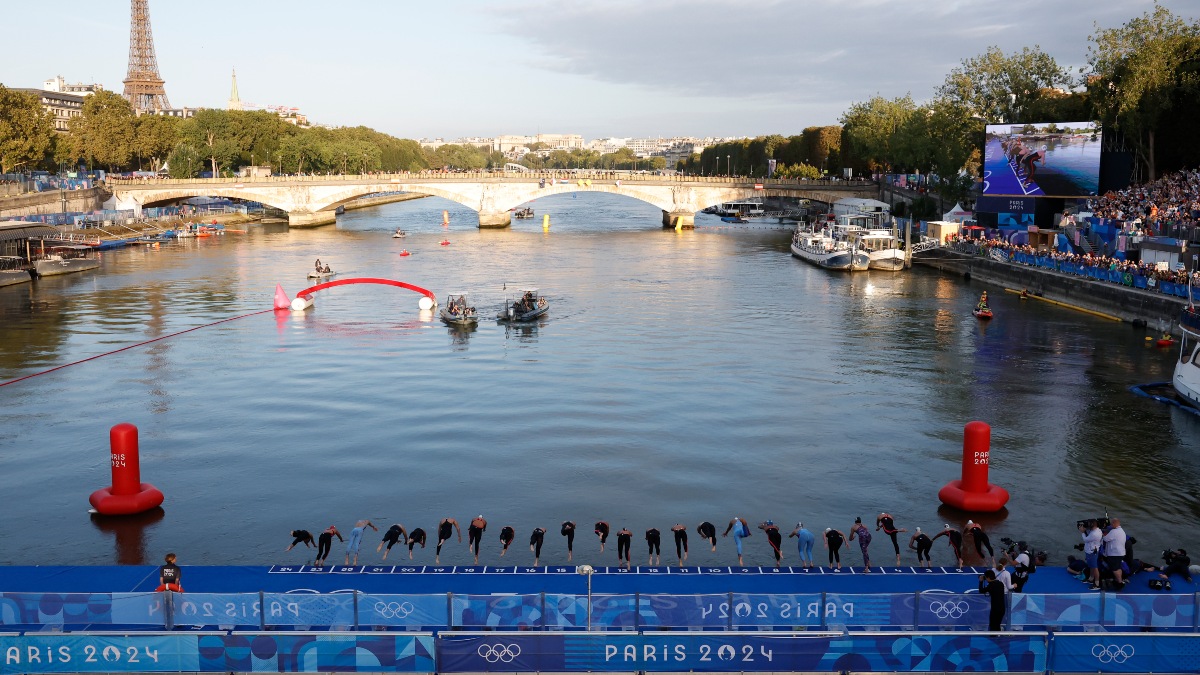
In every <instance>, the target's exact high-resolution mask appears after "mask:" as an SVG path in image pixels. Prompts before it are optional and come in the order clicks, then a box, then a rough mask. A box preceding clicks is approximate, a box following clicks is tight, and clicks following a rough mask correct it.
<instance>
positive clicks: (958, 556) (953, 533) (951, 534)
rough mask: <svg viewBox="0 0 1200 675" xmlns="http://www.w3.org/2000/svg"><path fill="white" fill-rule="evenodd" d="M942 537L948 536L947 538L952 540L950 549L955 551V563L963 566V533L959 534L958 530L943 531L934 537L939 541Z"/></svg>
mask: <svg viewBox="0 0 1200 675" xmlns="http://www.w3.org/2000/svg"><path fill="white" fill-rule="evenodd" d="M942 535H946V538H947V539H949V540H950V548H952V549H954V559H955V563H956V564H959V565H961V564H962V533H961V532H959V531H958V530H943V531H941V532H939V533H938V534H937V536H935V537H934V539H937V538H938V537H940V536H942Z"/></svg>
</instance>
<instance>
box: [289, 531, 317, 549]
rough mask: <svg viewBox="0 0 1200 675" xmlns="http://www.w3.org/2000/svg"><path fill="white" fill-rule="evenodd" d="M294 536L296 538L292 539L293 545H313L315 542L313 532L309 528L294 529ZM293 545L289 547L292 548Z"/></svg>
mask: <svg viewBox="0 0 1200 675" xmlns="http://www.w3.org/2000/svg"><path fill="white" fill-rule="evenodd" d="M292 536H293V537H295V540H293V541H292V546H295V545H296V544H305V545H307V546H312V545H313V544H314V543H315V542H313V536H312V534H311V533H310V532H309V531H308V530H292ZM292 546H289V547H288V548H292Z"/></svg>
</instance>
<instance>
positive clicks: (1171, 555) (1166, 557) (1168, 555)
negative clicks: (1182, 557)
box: [1162, 551, 1179, 565]
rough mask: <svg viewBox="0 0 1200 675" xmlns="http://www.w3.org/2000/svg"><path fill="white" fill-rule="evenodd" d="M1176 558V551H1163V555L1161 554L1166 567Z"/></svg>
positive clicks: (1177, 553) (1177, 555)
mask: <svg viewBox="0 0 1200 675" xmlns="http://www.w3.org/2000/svg"><path fill="white" fill-rule="evenodd" d="M1177 557H1179V552H1178V551H1163V554H1162V559H1163V562H1165V563H1167V564H1168V565H1170V564H1171V563H1172V562H1174V561H1175V558H1177Z"/></svg>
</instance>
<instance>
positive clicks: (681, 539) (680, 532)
mask: <svg viewBox="0 0 1200 675" xmlns="http://www.w3.org/2000/svg"><path fill="white" fill-rule="evenodd" d="M671 531H672V532H674V533H675V557H676V558H679V566H680V567H683V561H684V560H687V554H688V550H687V525H684V524H683V523H676V524H675V525H674V526H673V527H672V528H671ZM713 536H714V537H715V536H716V533H715V532H714V533H713Z"/></svg>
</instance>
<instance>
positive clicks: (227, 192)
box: [139, 187, 291, 211]
mask: <svg viewBox="0 0 1200 675" xmlns="http://www.w3.org/2000/svg"><path fill="white" fill-rule="evenodd" d="M192 197H224V198H226V199H240V200H242V201H247V202H256V203H259V204H263V205H265V206H270V207H271V208H275V209H279V210H281V211H287V210H289V208H291V204H289V203H287V202H284V201H276V203H271V202H272V200H271V199H270V198H269V197H266V196H264V195H262V194H259V193H258V192H253V191H250V190H239V189H237V188H226V187H220V188H217V187H212V188H207V189H206V188H191V189H183V188H180V189H175V190H164V191H161V192H152V193H149V194H148V195H147V197H146V198H145V201H142V202H139V203H140V204H141V206H143V207H152V206H157V205H160V204H165V203H169V202H180V201H183V200H185V199H191V198H192Z"/></svg>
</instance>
